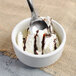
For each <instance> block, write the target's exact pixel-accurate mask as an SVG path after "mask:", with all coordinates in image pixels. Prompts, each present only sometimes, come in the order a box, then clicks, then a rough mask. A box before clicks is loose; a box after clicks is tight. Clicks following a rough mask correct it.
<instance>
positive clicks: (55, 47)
mask: <svg viewBox="0 0 76 76" xmlns="http://www.w3.org/2000/svg"><path fill="white" fill-rule="evenodd" d="M54 49H55V50H56V49H57V46H56V39H54Z"/></svg>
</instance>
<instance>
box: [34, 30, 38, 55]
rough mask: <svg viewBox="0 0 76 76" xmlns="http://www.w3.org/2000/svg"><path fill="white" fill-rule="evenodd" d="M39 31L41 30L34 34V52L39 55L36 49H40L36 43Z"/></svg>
mask: <svg viewBox="0 0 76 76" xmlns="http://www.w3.org/2000/svg"><path fill="white" fill-rule="evenodd" d="M38 32H39V30H37V31H36V35H35V36H34V54H37V55H38V53H37V51H36V50H38V47H37V45H36V42H37V41H36V38H37V36H38Z"/></svg>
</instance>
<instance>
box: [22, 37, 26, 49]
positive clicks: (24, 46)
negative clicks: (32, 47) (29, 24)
mask: <svg viewBox="0 0 76 76" xmlns="http://www.w3.org/2000/svg"><path fill="white" fill-rule="evenodd" d="M23 44H24V45H23V50H25V49H26V45H25V44H26V39H25V38H23Z"/></svg>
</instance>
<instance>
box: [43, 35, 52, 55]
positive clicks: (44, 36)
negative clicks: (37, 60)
mask: <svg viewBox="0 0 76 76" xmlns="http://www.w3.org/2000/svg"><path fill="white" fill-rule="evenodd" d="M50 36H51V34H43V38H42V54H44V53H43V50H44V46H45V38H46V37H50Z"/></svg>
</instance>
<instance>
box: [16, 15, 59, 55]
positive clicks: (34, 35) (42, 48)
mask: <svg viewBox="0 0 76 76" xmlns="http://www.w3.org/2000/svg"><path fill="white" fill-rule="evenodd" d="M40 18H42V19H43V20H44V21H45V22H46V24H47V25H48V28H46V29H44V30H38V29H37V28H36V27H35V26H34V27H33V28H32V29H31V28H30V27H29V29H28V30H27V32H26V33H27V36H25V34H23V32H19V33H18V37H17V44H18V46H19V47H20V48H21V49H22V50H24V51H25V52H28V53H31V54H35V55H42V54H47V53H49V52H52V51H54V50H56V49H57V48H58V46H59V40H58V36H57V35H56V33H55V30H54V29H53V24H52V23H51V18H50V17H49V16H48V17H40ZM24 32H25V31H24Z"/></svg>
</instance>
